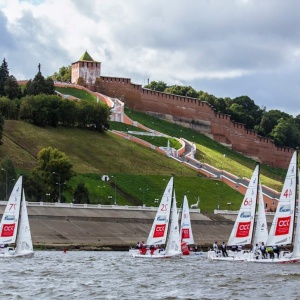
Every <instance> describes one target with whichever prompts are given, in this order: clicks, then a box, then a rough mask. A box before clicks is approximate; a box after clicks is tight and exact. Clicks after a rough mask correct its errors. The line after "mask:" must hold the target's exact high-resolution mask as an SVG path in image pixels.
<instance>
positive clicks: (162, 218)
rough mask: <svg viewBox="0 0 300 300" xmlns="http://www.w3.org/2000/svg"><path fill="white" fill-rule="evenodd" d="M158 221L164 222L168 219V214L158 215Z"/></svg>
mask: <svg viewBox="0 0 300 300" xmlns="http://www.w3.org/2000/svg"><path fill="white" fill-rule="evenodd" d="M156 221H160V222H164V221H166V216H157V219H156Z"/></svg>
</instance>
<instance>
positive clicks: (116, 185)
mask: <svg viewBox="0 0 300 300" xmlns="http://www.w3.org/2000/svg"><path fill="white" fill-rule="evenodd" d="M111 177H113V179H114V181H115V203H114V204H115V205H117V183H116V181H117V179H116V177H114V176H113V175H112V176H111Z"/></svg>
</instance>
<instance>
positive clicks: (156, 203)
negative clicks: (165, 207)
mask: <svg viewBox="0 0 300 300" xmlns="http://www.w3.org/2000/svg"><path fill="white" fill-rule="evenodd" d="M158 201H159V199H157V198H156V199H155V200H154V203H155V207H156V206H157V205H158Z"/></svg>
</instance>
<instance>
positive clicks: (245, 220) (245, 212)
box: [207, 165, 267, 261]
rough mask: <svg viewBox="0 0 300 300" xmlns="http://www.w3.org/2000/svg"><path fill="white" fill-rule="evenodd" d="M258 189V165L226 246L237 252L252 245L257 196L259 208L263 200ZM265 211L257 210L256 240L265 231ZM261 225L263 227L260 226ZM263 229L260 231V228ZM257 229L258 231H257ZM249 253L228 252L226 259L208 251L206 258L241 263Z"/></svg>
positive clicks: (220, 254)
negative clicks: (235, 249)
mask: <svg viewBox="0 0 300 300" xmlns="http://www.w3.org/2000/svg"><path fill="white" fill-rule="evenodd" d="M258 187H259V165H257V166H256V167H255V169H254V171H253V174H252V177H251V179H250V182H249V184H248V187H247V190H246V193H245V196H244V198H243V201H242V204H241V207H240V210H239V213H238V216H237V218H236V221H235V223H234V226H233V229H232V231H231V234H230V237H229V240H228V243H227V246H231V247H232V246H236V247H237V250H239V246H240V247H242V246H246V245H250V244H251V243H252V238H253V232H254V224H255V208H256V203H257V197H258V195H259V203H260V205H259V207H261V206H263V199H262V192H261V188H260V193H259V194H258ZM265 218H266V217H265V211H264V210H262V209H259V210H258V218H257V220H259V222H260V223H257V226H256V229H257V231H256V232H257V234H259V235H258V236H257V238H254V240H256V239H260V240H261V239H262V235H261V233H263V234H265V230H266V225H267V222H266V219H265ZM262 224H263V226H262ZM261 226H262V227H263V229H264V230H262V229H261V228H260V227H261ZM258 228H259V229H258ZM249 253H250V251H249V250H242V249H240V251H231V250H230V251H228V257H227V256H225V257H224V256H223V255H222V253H221V251H208V254H207V257H208V258H209V259H211V260H229V261H232V260H236V261H243V260H245V258H246V257H248V254H249ZM245 254H246V256H245Z"/></svg>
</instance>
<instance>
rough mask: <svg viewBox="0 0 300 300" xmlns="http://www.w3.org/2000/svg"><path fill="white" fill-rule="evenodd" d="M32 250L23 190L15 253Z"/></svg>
mask: <svg viewBox="0 0 300 300" xmlns="http://www.w3.org/2000/svg"><path fill="white" fill-rule="evenodd" d="M28 252H33V246H32V239H31V233H30V226H29V220H28V214H27V207H26V201H25V194H24V190H23V196H22V206H21V216H20V222H19V230H18V237H17V243H16V254H18V255H19V254H22V253H28Z"/></svg>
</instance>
